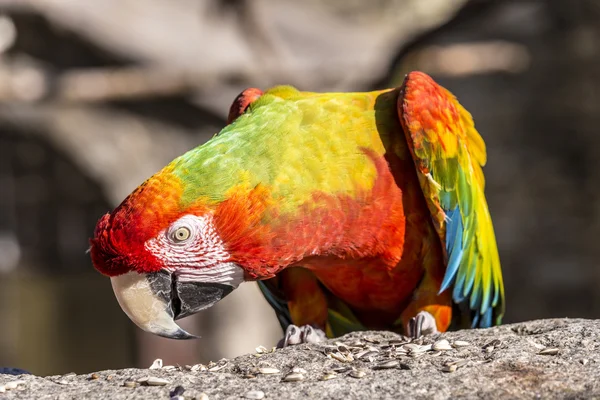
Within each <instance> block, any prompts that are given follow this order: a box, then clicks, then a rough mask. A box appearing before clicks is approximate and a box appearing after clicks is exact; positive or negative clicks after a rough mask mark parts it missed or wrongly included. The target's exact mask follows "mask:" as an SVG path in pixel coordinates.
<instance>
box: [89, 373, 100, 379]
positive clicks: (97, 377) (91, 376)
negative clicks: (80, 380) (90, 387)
mask: <svg viewBox="0 0 600 400" xmlns="http://www.w3.org/2000/svg"><path fill="white" fill-rule="evenodd" d="M96 379H100V375H98V374H96V373H93V374H91V375H90V380H92V381H93V380H96Z"/></svg>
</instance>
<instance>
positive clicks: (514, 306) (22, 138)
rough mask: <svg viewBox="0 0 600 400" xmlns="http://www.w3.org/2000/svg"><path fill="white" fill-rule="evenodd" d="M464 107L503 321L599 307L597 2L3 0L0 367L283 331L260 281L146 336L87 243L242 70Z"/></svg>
mask: <svg viewBox="0 0 600 400" xmlns="http://www.w3.org/2000/svg"><path fill="white" fill-rule="evenodd" d="M415 69H418V70H423V71H426V72H428V73H430V74H431V75H433V76H434V78H435V79H437V80H438V81H439V82H440V83H441V84H442V85H444V86H446V87H447V88H448V89H450V90H451V91H452V92H454V93H455V94H456V95H457V96H458V97H459V99H460V101H461V102H462V104H463V105H465V106H466V108H467V109H468V110H469V111H471V113H472V114H473V115H474V118H475V121H476V125H477V127H478V128H479V131H480V132H481V134H482V135H483V137H484V139H485V140H486V142H487V145H488V156H489V157H488V166H487V168H486V169H485V173H486V176H487V188H486V191H487V196H488V200H489V204H490V209H491V213H492V216H493V218H494V222H495V228H496V233H497V237H498V245H499V247H500V256H501V260H502V264H503V269H504V277H505V285H506V296H507V302H508V304H507V313H506V317H505V322H515V321H522V320H527V319H534V318H545V317H564V316H569V317H587V318H598V317H600V266H599V265H598V264H599V261H598V260H600V245H598V244H597V243H596V241H597V240H598V238H600V218H599V215H598V213H599V212H600V185H599V184H598V182H600V157H599V156H600V154H599V153H600V131H599V129H600V128H599V127H600V3H599V2H598V0H572V1H565V0H546V1H542V0H513V1H511V0H472V1H468V0H428V1H423V0H363V1H361V0H353V1H350V0H343V1H342V0H328V1H320V0H305V1H302V2H299V1H293V0H277V1H276V0H94V1H79V0H70V1H68V0H0V366H12V367H20V368H25V369H27V370H29V371H31V372H33V373H36V374H42V375H44V374H58V373H66V372H70V371H75V372H88V371H93V370H99V369H107V368H120V367H127V366H141V367H148V366H149V365H150V363H151V362H152V360H153V359H154V358H157V357H161V358H163V359H164V362H165V364H176V363H179V364H192V363H197V362H201V361H203V362H206V361H208V360H218V359H219V358H221V357H232V356H235V355H239V354H243V353H245V352H251V351H254V348H255V347H256V346H258V345H264V346H267V347H271V346H273V345H274V344H275V343H276V341H277V340H278V339H279V338H280V337H281V335H282V332H281V330H280V328H279V325H278V323H277V321H276V318H275V317H274V315H273V312H272V311H271V310H270V309H269V307H268V305H267V304H266V302H265V301H264V300H263V299H262V297H261V295H260V293H259V291H258V289H257V287H256V286H255V285H254V284H245V285H242V287H241V288H240V289H238V290H237V291H235V292H234V293H233V294H232V295H230V296H229V297H227V298H226V299H225V300H224V301H222V302H221V303H219V304H218V305H217V306H215V307H214V308H211V309H210V310H207V311H205V312H203V313H201V314H200V315H197V316H195V317H192V318H189V319H187V320H184V321H183V323H182V326H184V327H185V328H186V329H188V330H190V331H191V332H193V333H197V334H200V335H201V336H202V339H200V340H197V341H191V342H190V341H188V342H176V341H170V340H167V339H161V338H157V337H153V336H150V335H147V334H145V333H142V332H141V331H140V330H139V329H137V328H136V327H135V326H134V325H133V324H132V323H131V322H130V321H129V320H128V319H127V317H126V316H125V314H124V313H123V312H122V311H121V310H120V308H119V306H118V304H117V302H116V300H115V298H114V295H113V292H112V290H111V287H110V282H109V280H108V279H107V278H105V277H103V276H101V275H100V274H99V273H97V272H96V271H95V270H94V269H93V268H92V265H91V262H90V259H89V256H88V255H87V254H86V249H87V248H88V238H89V237H90V236H91V235H92V233H93V229H94V226H95V223H96V221H97V219H98V218H99V217H100V216H101V215H102V214H103V213H105V212H107V211H109V210H111V209H112V208H113V207H114V206H116V205H117V204H118V203H119V202H120V201H121V200H122V199H123V198H124V197H125V196H126V195H127V194H128V193H129V192H130V191H131V190H133V189H134V188H135V187H136V186H138V184H140V183H141V182H142V181H143V180H144V179H146V178H147V177H149V176H150V175H152V174H153V173H154V172H156V171H158V170H159V169H160V168H161V167H163V166H164V165H165V164H166V163H167V162H169V161H170V160H171V159H173V158H174V157H176V156H177V155H179V154H181V153H183V152H184V151H186V150H187V149H189V148H192V147H194V146H196V145H198V144H200V143H202V142H204V141H206V140H208V139H209V138H210V137H211V136H212V135H213V134H215V133H216V132H218V131H219V130H220V129H221V128H222V127H223V126H224V124H225V118H226V115H227V111H228V108H229V105H230V103H231V101H232V100H233V99H234V98H235V96H236V95H237V94H238V93H239V92H240V91H241V90H243V89H244V88H246V87H248V86H255V87H259V88H263V89H265V88H268V87H269V86H272V85H275V84H280V83H286V84H293V85H296V86H297V87H299V88H300V89H303V90H309V91H350V90H361V91H362V90H371V89H376V88H383V87H389V86H394V85H399V84H400V82H401V81H402V79H403V76H404V74H405V73H407V72H408V71H410V70H415Z"/></svg>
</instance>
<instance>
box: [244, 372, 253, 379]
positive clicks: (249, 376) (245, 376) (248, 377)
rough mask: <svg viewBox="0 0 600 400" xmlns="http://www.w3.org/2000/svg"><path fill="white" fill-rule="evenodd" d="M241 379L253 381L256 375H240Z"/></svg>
mask: <svg viewBox="0 0 600 400" xmlns="http://www.w3.org/2000/svg"><path fill="white" fill-rule="evenodd" d="M242 378H244V379H254V378H256V375H254V374H250V373H248V374H244V375H242Z"/></svg>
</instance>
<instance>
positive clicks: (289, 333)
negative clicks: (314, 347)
mask: <svg viewBox="0 0 600 400" xmlns="http://www.w3.org/2000/svg"><path fill="white" fill-rule="evenodd" d="M326 338H327V336H326V335H325V332H323V331H322V330H321V329H319V328H314V327H312V326H310V325H302V326H296V325H290V326H288V327H287V329H286V330H285V336H284V337H283V339H281V340H280V341H279V343H277V347H278V348H283V347H288V346H293V345H296V344H302V343H319V342H322V341H324V340H325V339H326Z"/></svg>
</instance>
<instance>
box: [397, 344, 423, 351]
mask: <svg viewBox="0 0 600 400" xmlns="http://www.w3.org/2000/svg"><path fill="white" fill-rule="evenodd" d="M402 349H403V350H404V351H406V352H409V353H410V352H419V351H420V349H421V346H420V345H418V344H414V343H408V344H405V345H403V346H402Z"/></svg>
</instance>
